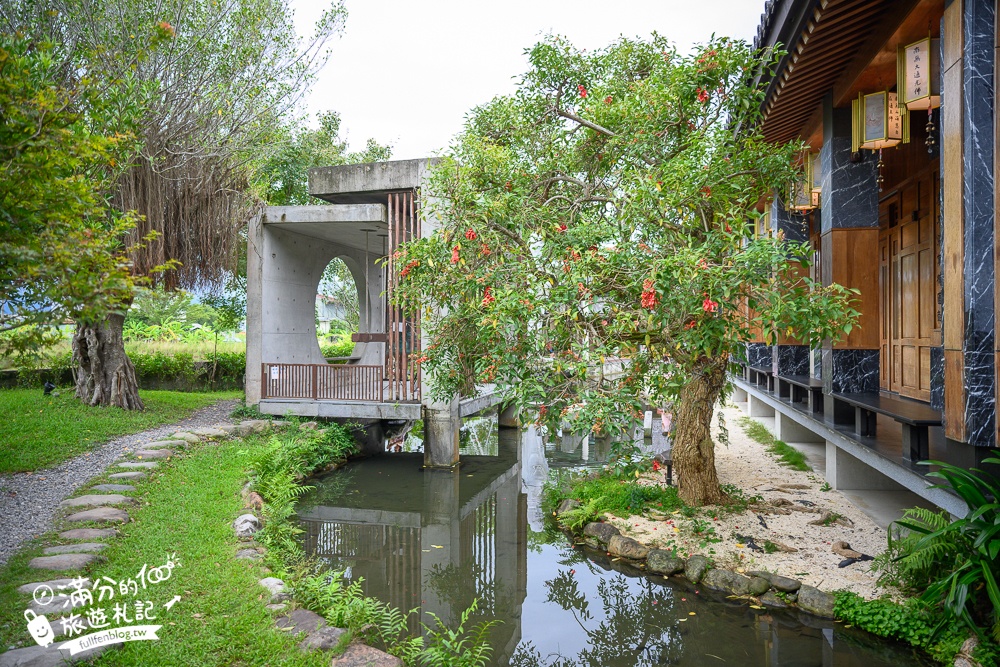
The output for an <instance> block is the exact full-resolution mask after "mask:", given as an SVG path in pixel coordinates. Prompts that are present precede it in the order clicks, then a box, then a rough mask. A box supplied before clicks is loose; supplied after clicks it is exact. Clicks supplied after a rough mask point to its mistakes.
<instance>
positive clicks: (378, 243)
mask: <svg viewBox="0 0 1000 667" xmlns="http://www.w3.org/2000/svg"><path fill="white" fill-rule="evenodd" d="M432 163H433V162H432V160H429V159H427V160H403V161H396V162H382V163H373V164H363V165H347V166H342V167H324V168H320V169H313V170H311V172H310V174H309V192H310V194H312V195H314V196H316V197H318V198H319V199H323V200H326V201H327V202H329V203H328V204H327V205H319V206H291V207H269V208H266V209H264V210H263V212H262V213H261V215H260V216H258V217H257V218H256V219H255V220H253V221H252V222H251V224H250V228H249V232H248V248H247V257H248V261H247V375H246V393H247V402H248V403H250V404H256V405H258V407H259V408H260V410H261V411H262V412H265V413H268V414H277V415H281V414H285V413H289V412H290V413H292V414H295V415H301V416H310V417H327V418H347V419H360V420H388V419H393V420H416V419H423V420H424V432H425V438H426V442H425V463H426V464H427V465H428V466H431V467H450V466H453V465H455V464H456V463H457V461H458V446H459V427H460V425H461V418H462V417H467V416H470V415H473V414H476V413H478V412H480V411H482V410H485V409H488V408H490V407H492V406H493V405H495V404H496V402H497V399H496V397H495V396H494V395H493V393H492V391H490V388H488V387H487V388H485V389H484V391H483V392H482V394H481V395H479V396H477V397H473V398H469V399H465V400H462V399H461V398H460V397H457V396H456V397H455V398H454V399H453V400H450V401H445V402H433V401H431V400H429V398H427V397H428V396H429V393H430V392H429V391H427V387H426V381H425V378H424V377H423V374H422V372H421V371H420V369H419V367H418V366H417V365H416V364H414V363H413V359H414V358H415V357H417V356H419V351H420V349H421V348H422V346H423V344H424V342H423V340H422V339H421V331H420V322H419V320H418V319H415V318H414V317H412V316H411V315H410V314H409V313H405V312H403V311H402V310H401V309H400V308H398V307H395V306H393V305H391V297H392V293H393V289H394V287H395V279H396V278H395V276H396V274H397V273H398V271H394V266H393V257H392V254H393V252H394V251H395V250H396V248H398V247H399V246H400V245H401V244H403V243H405V242H406V241H408V240H411V239H413V238H417V237H420V236H422V235H430V234H431V233H433V231H434V229H435V227H436V225H435V222H434V220H433V219H429V218H427V216H425V215H423V214H421V212H420V210H419V206H420V190H421V187H422V186H423V184H424V181H425V179H426V178H427V176H428V173H429V169H430V167H431V165H432ZM335 258H339V259H341V260H343V261H344V263H345V264H346V265H347V267H348V269H349V270H350V272H351V275H352V276H353V277H354V280H355V282H356V284H357V286H358V295H359V298H358V302H359V306H360V318H361V321H360V325H359V332H358V334H357V335H356V336H355V347H354V351H353V353H352V354H351V356H350V358H349V359H348V360H347V363H343V364H327V363H326V360H325V359H324V358H323V355H322V354H321V352H320V348H319V344H318V342H317V337H316V334H317V331H316V313H315V298H316V287H317V285H318V284H319V281H320V279H321V278H322V275H323V270H324V269H325V268H326V266H327V265H328V264H329V263H330V261H331V260H333V259H335Z"/></svg>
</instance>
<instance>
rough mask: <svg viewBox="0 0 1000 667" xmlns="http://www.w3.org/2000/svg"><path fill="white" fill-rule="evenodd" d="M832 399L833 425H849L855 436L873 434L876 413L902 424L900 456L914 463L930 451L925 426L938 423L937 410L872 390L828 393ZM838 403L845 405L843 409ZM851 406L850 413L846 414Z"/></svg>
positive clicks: (922, 458) (938, 415) (938, 412)
mask: <svg viewBox="0 0 1000 667" xmlns="http://www.w3.org/2000/svg"><path fill="white" fill-rule="evenodd" d="M831 396H833V398H834V401H835V402H834V406H835V409H834V415H833V421H834V423H835V424H845V423H847V424H850V423H851V422H852V421H853V426H854V433H855V435H857V436H858V437H866V436H867V437H875V429H876V421H877V420H876V415H877V414H878V415H886V416H887V417H892V418H893V419H895V420H896V421H897V422H899V423H900V424H901V425H902V427H903V458H905V459H906V460H907V461H911V462H914V463H915V462H917V461H923V460H925V459H926V458H927V457H928V455H929V453H930V445H929V442H930V441H929V436H928V429H929V427H931V426H941V412H940V411H939V410H935V409H934V408H932V407H931V406H929V405H927V404H926V403H919V402H917V401H911V400H907V399H904V398H894V397H892V396H883V395H881V394H876V393H862V394H837V393H835V394H831ZM841 405H846V406H849V408H848V409H847V410H844V409H843V408H841V407H840V406H841ZM850 408H853V415H850V412H851V411H850Z"/></svg>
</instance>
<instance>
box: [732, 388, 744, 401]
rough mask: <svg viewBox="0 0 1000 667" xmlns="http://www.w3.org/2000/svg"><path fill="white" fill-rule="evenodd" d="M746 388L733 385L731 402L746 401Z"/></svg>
mask: <svg viewBox="0 0 1000 667" xmlns="http://www.w3.org/2000/svg"><path fill="white" fill-rule="evenodd" d="M746 402H747V390H746V389H743V388H742V387H733V403H746Z"/></svg>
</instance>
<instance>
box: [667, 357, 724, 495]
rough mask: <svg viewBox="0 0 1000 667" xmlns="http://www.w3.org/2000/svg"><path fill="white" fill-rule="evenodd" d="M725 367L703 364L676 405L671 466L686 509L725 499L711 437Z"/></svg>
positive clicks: (717, 361)
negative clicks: (675, 474)
mask: <svg viewBox="0 0 1000 667" xmlns="http://www.w3.org/2000/svg"><path fill="white" fill-rule="evenodd" d="M726 365H727V364H726V360H725V359H709V360H706V363H705V364H704V366H703V367H702V368H701V372H696V373H694V374H692V376H691V380H690V382H689V383H688V385H687V386H686V387H685V388H684V390H683V392H682V393H681V397H680V400H679V401H678V402H677V410H676V414H675V423H676V426H675V429H674V444H673V462H674V470H675V471H676V472H677V491H678V493H679V495H680V497H681V500H683V501H684V502H685V503H687V504H689V505H713V504H717V503H721V502H723V501H725V499H726V496H725V494H724V493H722V490H721V489H720V488H719V477H718V475H717V474H716V472H715V443H713V442H712V434H711V424H712V415H713V414H714V413H715V403H716V402H717V401H718V400H719V394H720V393H721V392H722V388H723V387H724V386H725V384H726Z"/></svg>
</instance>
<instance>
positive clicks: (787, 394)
mask: <svg viewBox="0 0 1000 667" xmlns="http://www.w3.org/2000/svg"><path fill="white" fill-rule="evenodd" d="M775 377H776V379H777V382H778V398H787V399H788V400H789V401H791V402H792V403H805V404H806V405H807V406H808V407H809V412H811V413H813V414H822V413H823V381H822V380H817V379H816V378H814V377H810V376H808V375H778V376H775Z"/></svg>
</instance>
